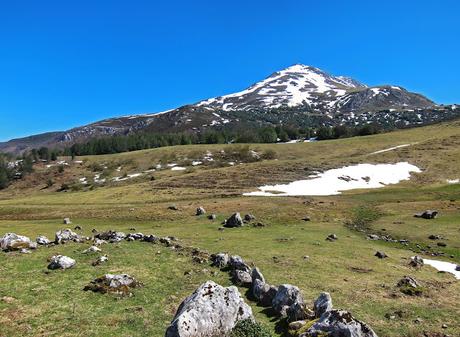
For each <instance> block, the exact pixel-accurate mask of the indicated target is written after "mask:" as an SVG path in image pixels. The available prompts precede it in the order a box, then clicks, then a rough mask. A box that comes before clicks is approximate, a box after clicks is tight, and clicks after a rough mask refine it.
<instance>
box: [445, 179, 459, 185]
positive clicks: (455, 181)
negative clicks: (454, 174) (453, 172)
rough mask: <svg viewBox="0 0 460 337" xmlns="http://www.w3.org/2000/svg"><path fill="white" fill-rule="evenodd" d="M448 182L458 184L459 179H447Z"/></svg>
mask: <svg viewBox="0 0 460 337" xmlns="http://www.w3.org/2000/svg"><path fill="white" fill-rule="evenodd" d="M447 183H448V184H458V183H460V179H447Z"/></svg>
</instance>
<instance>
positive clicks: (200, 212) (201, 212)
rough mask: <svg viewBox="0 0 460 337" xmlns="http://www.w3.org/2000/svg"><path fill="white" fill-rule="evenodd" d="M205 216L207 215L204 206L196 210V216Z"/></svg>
mask: <svg viewBox="0 0 460 337" xmlns="http://www.w3.org/2000/svg"><path fill="white" fill-rule="evenodd" d="M203 214H206V210H205V209H204V208H203V207H202V206H200V207H198V208H197V209H196V215H197V216H198V215H203Z"/></svg>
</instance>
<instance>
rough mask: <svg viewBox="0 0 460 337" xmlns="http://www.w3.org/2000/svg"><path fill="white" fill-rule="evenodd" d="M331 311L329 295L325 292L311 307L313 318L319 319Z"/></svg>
mask: <svg viewBox="0 0 460 337" xmlns="http://www.w3.org/2000/svg"><path fill="white" fill-rule="evenodd" d="M331 310H332V298H331V295H330V294H329V293H327V292H323V293H321V294H320V295H319V297H318V298H317V299H316V301H315V303H314V305H313V311H314V312H315V317H316V318H319V317H321V316H322V315H323V314H325V313H326V312H328V311H331Z"/></svg>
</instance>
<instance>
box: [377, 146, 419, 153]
mask: <svg viewBox="0 0 460 337" xmlns="http://www.w3.org/2000/svg"><path fill="white" fill-rule="evenodd" d="M411 145H412V144H402V145H398V146H393V147H389V148H388V149H383V150H379V151H375V152H372V153H371V154H378V153H384V152H388V151H393V150H396V149H400V148H402V147H408V146H411Z"/></svg>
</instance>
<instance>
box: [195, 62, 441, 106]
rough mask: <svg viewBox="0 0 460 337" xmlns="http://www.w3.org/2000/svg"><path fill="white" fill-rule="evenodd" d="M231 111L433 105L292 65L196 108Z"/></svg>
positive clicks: (398, 92) (414, 96)
mask: <svg viewBox="0 0 460 337" xmlns="http://www.w3.org/2000/svg"><path fill="white" fill-rule="evenodd" d="M196 105H197V106H200V107H207V108H212V109H220V110H224V111H230V110H243V111H247V110H253V109H260V108H266V109H276V108H280V107H282V106H287V107H296V106H301V105H303V106H308V107H310V108H311V109H315V110H320V111H322V112H324V113H328V114H330V113H334V112H337V111H340V112H355V111H359V110H369V109H371V110H374V108H378V109H382V108H383V109H384V108H389V109H390V108H394V109H397V108H403V107H408V106H412V107H418V108H421V107H423V108H426V107H430V106H433V105H434V103H433V102H432V101H430V100H429V99H427V98H425V97H423V96H421V95H417V94H413V93H409V92H408V91H407V90H404V89H403V88H401V87H397V86H377V87H372V88H369V87H368V86H367V85H365V84H362V83H360V82H358V81H356V80H354V79H352V78H349V77H345V76H332V75H330V74H328V73H326V72H324V71H322V70H321V69H318V68H315V67H311V66H306V65H303V64H295V65H293V66H291V67H288V68H286V69H284V70H281V71H278V72H276V73H274V74H272V75H271V76H269V77H267V78H266V79H264V80H262V81H260V82H257V83H255V84H253V85H252V86H250V87H249V88H247V89H246V90H243V91H241V92H237V93H234V94H230V95H225V96H222V97H216V98H210V99H208V100H205V101H202V102H199V103H198V104H196Z"/></svg>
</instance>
